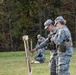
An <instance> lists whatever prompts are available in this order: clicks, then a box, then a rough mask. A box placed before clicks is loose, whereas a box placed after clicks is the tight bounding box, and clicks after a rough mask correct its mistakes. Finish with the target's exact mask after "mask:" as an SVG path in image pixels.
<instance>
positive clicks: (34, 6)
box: [0, 0, 76, 51]
mask: <svg viewBox="0 0 76 75" xmlns="http://www.w3.org/2000/svg"><path fill="white" fill-rule="evenodd" d="M59 15H62V16H63V17H64V18H65V19H66V21H67V26H68V28H69V29H70V31H71V33H72V38H73V44H74V46H76V0H0V51H19V50H20V51H22V50H24V45H23V41H22V36H23V35H24V34H27V35H28V36H29V42H30V40H31V39H32V41H33V46H35V44H36V42H37V39H36V36H37V34H41V35H42V36H44V37H47V34H48V32H47V31H45V30H44V25H43V24H44V22H45V21H46V20H47V19H52V20H53V21H54V19H55V18H56V17H57V16H59Z"/></svg>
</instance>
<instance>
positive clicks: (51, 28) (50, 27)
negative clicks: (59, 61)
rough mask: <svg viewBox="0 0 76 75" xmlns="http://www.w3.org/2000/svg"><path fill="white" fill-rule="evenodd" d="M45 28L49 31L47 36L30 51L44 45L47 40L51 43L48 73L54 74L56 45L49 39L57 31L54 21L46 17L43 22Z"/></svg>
mask: <svg viewBox="0 0 76 75" xmlns="http://www.w3.org/2000/svg"><path fill="white" fill-rule="evenodd" d="M44 26H45V29H46V30H48V31H49V32H50V34H49V35H48V37H47V38H46V39H45V41H43V42H42V43H41V44H40V45H38V46H36V47H35V48H34V49H33V50H32V52H35V51H36V50H38V49H40V48H43V47H45V46H46V45H47V44H48V43H49V42H50V43H51V46H52V45H53V46H52V47H51V57H50V63H51V65H50V75H56V59H55V58H56V55H57V50H56V45H55V44H54V43H53V42H51V41H50V38H51V37H52V36H54V35H55V34H56V32H57V30H58V29H57V28H56V27H55V26H54V23H53V21H52V20H50V19H48V20H47V21H46V22H45V23H44Z"/></svg>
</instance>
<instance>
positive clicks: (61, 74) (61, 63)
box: [57, 55, 70, 75]
mask: <svg viewBox="0 0 76 75" xmlns="http://www.w3.org/2000/svg"><path fill="white" fill-rule="evenodd" d="M69 62H70V56H67V55H62V56H60V57H58V67H57V68H58V72H57V73H58V75H70V73H69Z"/></svg>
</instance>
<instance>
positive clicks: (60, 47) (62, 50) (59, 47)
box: [57, 41, 73, 52]
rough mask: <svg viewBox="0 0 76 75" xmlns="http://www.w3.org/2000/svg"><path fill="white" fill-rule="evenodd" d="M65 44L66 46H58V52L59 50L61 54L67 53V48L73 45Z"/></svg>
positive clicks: (70, 43)
mask: <svg viewBox="0 0 76 75" xmlns="http://www.w3.org/2000/svg"><path fill="white" fill-rule="evenodd" d="M64 43H65V46H64V45H57V50H59V51H60V52H66V48H67V47H69V46H72V45H73V44H72V42H71V41H69V42H67V41H65V42H64Z"/></svg>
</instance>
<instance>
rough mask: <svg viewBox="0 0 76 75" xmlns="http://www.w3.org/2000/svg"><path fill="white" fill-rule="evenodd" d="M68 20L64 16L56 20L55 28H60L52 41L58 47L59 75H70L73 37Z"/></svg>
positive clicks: (57, 70)
mask: <svg viewBox="0 0 76 75" xmlns="http://www.w3.org/2000/svg"><path fill="white" fill-rule="evenodd" d="M65 24H66V20H64V18H63V17H62V16H58V17H57V18H56V19H55V26H56V27H58V32H57V34H55V36H54V37H52V38H51V41H54V43H55V44H56V45H57V49H58V55H57V69H56V72H57V75H70V73H69V63H70V58H71V56H72V54H73V44H72V37H71V33H70V31H69V29H68V28H67V26H66V25H65Z"/></svg>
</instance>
